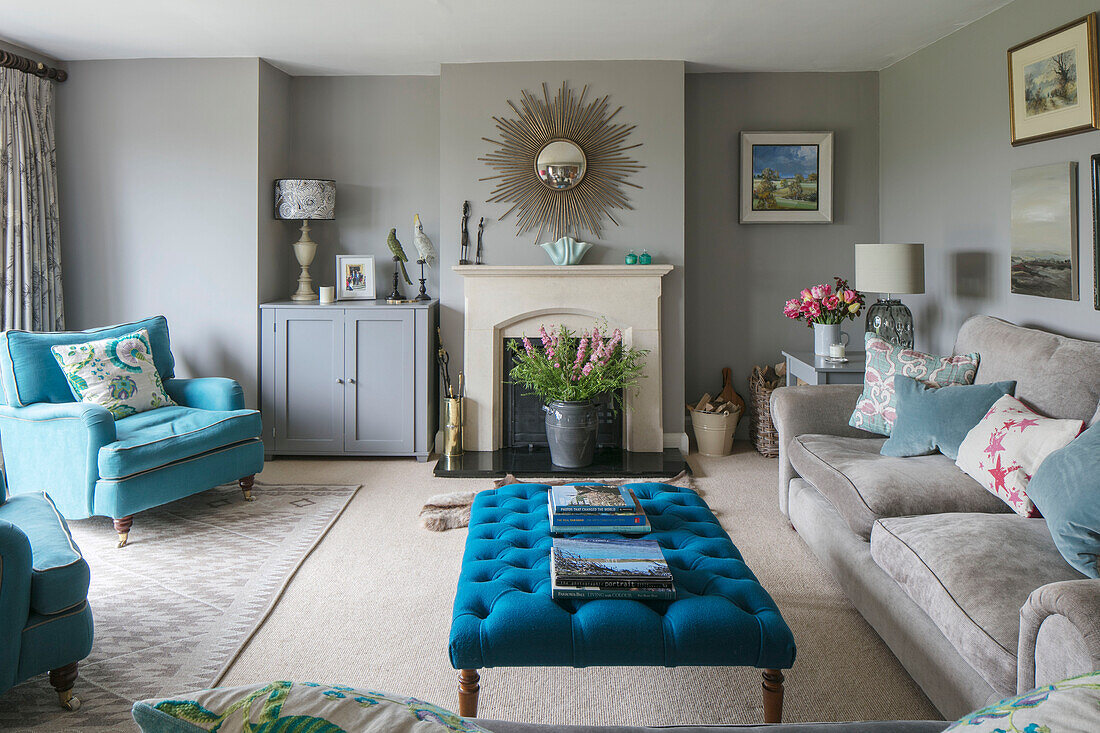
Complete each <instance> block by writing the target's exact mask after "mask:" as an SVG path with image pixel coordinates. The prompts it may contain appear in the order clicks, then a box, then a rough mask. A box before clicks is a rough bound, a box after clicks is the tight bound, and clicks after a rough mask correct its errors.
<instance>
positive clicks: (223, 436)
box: [99, 406, 263, 479]
mask: <svg viewBox="0 0 1100 733" xmlns="http://www.w3.org/2000/svg"><path fill="white" fill-rule="evenodd" d="M262 433H263V425H262V422H261V419H260V413H258V412H256V411H255V410H231V411H225V412H222V411H215V410H196V409H194V408H191V407H182V406H173V407H161V408H159V409H156V410H149V411H148V412H139V413H138V414H136V415H131V416H130V417H124V418H122V419H121V420H116V421H115V434H116V435H117V438H118V439H117V440H116V441H115V442H114V443H111V444H110V445H105V446H103V447H102V448H100V449H99V475H100V477H101V478H105V479H117V478H123V477H125V476H133V475H134V474H136V473H141V472H142V471H148V470H149V469H153V468H159V467H160V466H164V465H167V464H169V463H172V462H174V461H178V460H181V459H183V458H192V457H194V456H197V455H200V454H202V453H205V452H207V451H211V450H214V449H215V448H222V447H224V446H227V445H233V444H234V443H240V442H242V441H246V440H255V439H256V438H259V437H260V435H261V434H262Z"/></svg>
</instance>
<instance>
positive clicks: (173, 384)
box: [164, 377, 244, 411]
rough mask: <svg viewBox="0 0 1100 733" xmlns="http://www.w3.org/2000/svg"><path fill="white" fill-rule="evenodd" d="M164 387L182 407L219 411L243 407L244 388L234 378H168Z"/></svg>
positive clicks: (241, 408)
mask: <svg viewBox="0 0 1100 733" xmlns="http://www.w3.org/2000/svg"><path fill="white" fill-rule="evenodd" d="M164 389H165V390H166V391H167V392H168V396H169V397H171V398H172V399H173V400H174V401H175V402H177V403H179V404H181V405H183V406H184V407H194V408H195V409H197V410H219V411H229V410H243V409H244V390H243V389H241V385H239V384H237V382H236V381H235V380H233V379H228V378H226V377H200V378H198V379H168V380H165V382H164Z"/></svg>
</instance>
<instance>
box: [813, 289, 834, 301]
mask: <svg viewBox="0 0 1100 733" xmlns="http://www.w3.org/2000/svg"><path fill="white" fill-rule="evenodd" d="M832 292H833V289H832V288H831V287H829V286H828V285H814V286H813V287H811V288H810V295H811V296H813V299H814V300H821V299H823V298H824V297H825V296H827V295H829V294H830V293H832Z"/></svg>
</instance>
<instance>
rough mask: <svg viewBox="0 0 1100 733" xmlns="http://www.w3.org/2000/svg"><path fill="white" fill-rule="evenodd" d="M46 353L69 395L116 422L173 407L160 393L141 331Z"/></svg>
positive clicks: (146, 334) (150, 349)
mask: <svg viewBox="0 0 1100 733" xmlns="http://www.w3.org/2000/svg"><path fill="white" fill-rule="evenodd" d="M50 351H51V352H52V353H53V356H54V359H56V360H57V363H58V365H59V366H60V367H61V371H62V372H64V373H65V378H66V379H67V380H68V381H69V386H70V387H72V391H73V395H74V396H75V397H76V398H77V399H78V400H81V401H82V402H90V403H92V404H96V405H100V406H102V407H105V408H107V410H108V411H109V412H110V413H111V414H112V415H114V416H115V419H116V420H117V419H120V418H124V417H128V416H130V415H135V414H137V413H139V412H145V411H146V410H154V409H156V408H158V407H164V406H165V405H174V404H176V403H175V402H173V401H172V398H171V397H169V396H168V393H167V392H165V391H164V384H163V383H162V382H161V376H160V372H158V371H157V367H156V365H155V364H154V363H153V347H152V345H151V344H150V342H149V332H148V331H146V330H145V329H144V328H143V329H139V330H137V331H134V332H131V333H126V334H122V335H121V336H116V337H114V338H107V339H101V340H99V341H84V342H81V343H74V344H60V345H57V346H53V347H51V349H50Z"/></svg>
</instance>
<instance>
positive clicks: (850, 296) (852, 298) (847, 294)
mask: <svg viewBox="0 0 1100 733" xmlns="http://www.w3.org/2000/svg"><path fill="white" fill-rule="evenodd" d="M858 297H859V295H858V294H856V291H854V290H845V291H844V302H845V303H855V302H856V298H858Z"/></svg>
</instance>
